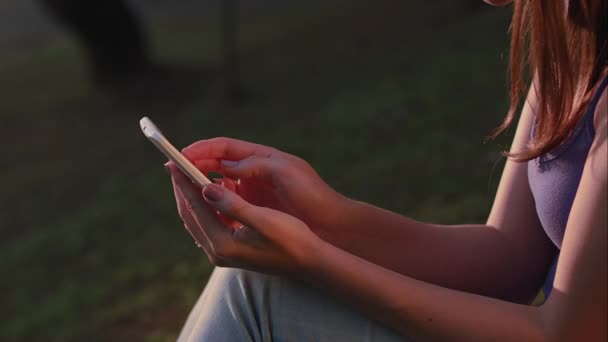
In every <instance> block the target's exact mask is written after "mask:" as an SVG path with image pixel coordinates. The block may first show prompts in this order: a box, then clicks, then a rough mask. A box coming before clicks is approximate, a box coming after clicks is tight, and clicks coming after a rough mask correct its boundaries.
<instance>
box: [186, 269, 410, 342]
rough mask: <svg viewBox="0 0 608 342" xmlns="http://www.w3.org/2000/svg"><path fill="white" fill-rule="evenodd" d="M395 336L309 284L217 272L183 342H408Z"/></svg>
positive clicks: (258, 274) (230, 272)
mask: <svg viewBox="0 0 608 342" xmlns="http://www.w3.org/2000/svg"><path fill="white" fill-rule="evenodd" d="M403 340H404V338H402V337H400V336H399V335H397V333H396V332H394V331H393V330H390V329H388V328H385V327H384V326H382V325H380V324H378V323H376V322H374V321H372V320H370V319H368V318H367V317H365V316H364V315H362V314H360V313H359V312H357V311H355V310H353V309H351V308H349V307H348V306H346V305H343V304H342V303H340V302H338V301H336V300H335V299H333V298H332V297H330V296H327V295H325V294H323V293H321V292H319V291H318V290H316V289H313V288H311V287H309V286H306V285H304V284H301V283H298V282H295V281H291V280H287V279H283V278H280V277H274V276H268V275H264V274H260V273H255V272H249V271H243V270H237V269H227V268H216V270H215V271H214V273H213V275H212V277H211V279H210V280H209V282H208V284H207V287H206V288H205V291H203V294H202V295H201V297H200V298H199V300H198V302H197V303H196V305H195V307H194V309H193V310H192V312H191V314H190V317H189V318H188V320H187V322H186V325H185V326H184V328H183V330H182V333H181V335H180V341H296V342H299V341H366V342H372V341H373V342H392V341H403Z"/></svg>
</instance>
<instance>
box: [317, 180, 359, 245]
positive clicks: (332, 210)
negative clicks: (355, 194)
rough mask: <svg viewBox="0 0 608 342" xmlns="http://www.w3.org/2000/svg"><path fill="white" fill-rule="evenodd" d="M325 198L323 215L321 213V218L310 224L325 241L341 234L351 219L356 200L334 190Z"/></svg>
mask: <svg viewBox="0 0 608 342" xmlns="http://www.w3.org/2000/svg"><path fill="white" fill-rule="evenodd" d="M327 198H329V200H327V199H326V203H327V204H326V205H325V206H324V208H325V210H324V215H321V216H320V217H321V220H320V221H318V222H316V223H315V224H313V225H311V226H312V227H311V228H312V229H313V231H315V233H316V234H317V235H319V236H320V237H321V238H322V239H323V240H325V241H332V239H333V238H336V237H337V236H339V235H341V234H342V232H343V231H344V227H347V226H348V225H349V222H350V221H352V217H351V216H352V215H353V210H355V207H356V201H354V200H352V199H350V198H348V197H346V196H344V195H342V194H340V193H338V192H334V193H333V194H332V195H331V196H328V197H327Z"/></svg>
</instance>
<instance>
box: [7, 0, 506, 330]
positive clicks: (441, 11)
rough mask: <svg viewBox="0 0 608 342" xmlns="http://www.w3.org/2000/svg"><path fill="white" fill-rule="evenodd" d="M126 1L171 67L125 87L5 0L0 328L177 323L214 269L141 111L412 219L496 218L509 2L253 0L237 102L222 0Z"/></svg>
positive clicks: (43, 19) (184, 137) (53, 25)
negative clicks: (302, 170)
mask: <svg viewBox="0 0 608 342" xmlns="http://www.w3.org/2000/svg"><path fill="white" fill-rule="evenodd" d="M129 4H130V6H132V9H133V11H134V12H136V13H138V15H139V18H140V20H141V22H142V25H143V28H144V29H145V33H146V36H147V39H148V41H149V43H150V47H151V53H152V57H153V58H154V60H156V61H158V62H159V63H162V64H165V65H170V66H172V67H174V68H175V70H177V71H176V72H175V75H176V76H175V77H173V78H170V79H169V80H166V82H165V81H163V80H162V79H161V80H153V81H150V82H147V83H146V84H143V85H141V84H140V85H138V86H135V87H134V88H135V89H132V88H133V86H132V85H130V86H129V87H127V88H124V89H120V88H119V90H118V91H117V90H113V91H112V90H108V89H107V88H104V89H100V88H99V87H97V86H96V85H95V84H94V83H93V82H92V81H91V77H90V76H91V75H90V73H89V70H88V66H87V59H86V56H85V55H84V54H83V49H82V46H81V45H80V44H79V42H78V40H77V39H75V38H74V36H73V35H71V34H70V33H69V31H68V30H66V29H65V28H63V27H62V26H61V25H58V24H57V22H55V21H53V20H52V18H51V17H50V16H48V15H47V13H46V12H44V11H43V9H42V8H41V7H40V6H39V4H37V3H36V2H35V1H32V0H29V1H22V0H3V1H1V2H0V146H1V148H2V158H0V164H1V165H2V167H1V168H0V194H1V196H0V234H1V235H0V269H1V270H2V276H1V281H0V302H1V303H2V310H1V311H0V340H3V341H34V340H48V341H75V340H80V341H84V340H113V341H120V340H143V341H170V340H173V339H175V337H176V336H177V334H178V333H179V330H180V328H181V325H182V324H183V322H184V320H185V318H186V316H187V314H188V312H189V310H190V308H191V307H192V305H193V304H194V302H195V300H196V299H197V297H198V296H199V294H200V292H201V291H202V289H203V287H204V284H205V281H206V279H207V277H208V276H209V274H210V272H211V270H212V267H211V266H210V264H209V262H208V261H207V260H206V258H205V256H204V254H203V253H202V251H201V250H200V249H197V248H196V247H195V245H194V243H193V241H192V240H191V238H190V237H189V235H188V234H187V233H186V232H185V231H184V229H183V226H182V224H181V222H180V220H179V218H178V216H177V213H176V210H175V204H174V200H173V196H172V192H171V188H170V182H169V179H168V177H167V175H166V173H165V171H164V170H163V167H162V164H163V162H164V160H163V157H162V156H161V155H160V154H159V152H158V151H157V150H155V148H154V147H153V146H152V145H151V144H150V143H149V142H147V140H146V139H145V138H144V137H143V135H142V134H141V133H140V131H139V126H138V119H139V117H140V116H141V115H142V113H146V114H148V115H149V116H150V117H151V118H152V119H153V120H155V121H156V122H157V124H158V125H159V126H160V127H161V128H162V129H163V131H164V132H165V133H166V135H167V136H168V137H169V138H170V139H171V140H172V141H173V142H174V143H175V144H176V145H177V146H179V147H182V146H185V145H188V144H189V143H191V142H193V141H195V140H197V139H202V138H209V137H215V136H230V137H236V138H240V139H245V140H251V141H254V142H258V143H262V144H267V145H271V146H274V147H277V148H279V149H282V150H284V151H286V152H289V153H292V154H295V155H298V156H301V157H303V158H304V159H306V160H307V161H309V162H310V163H311V164H312V165H313V167H315V169H316V170H318V172H319V173H320V174H321V176H322V177H323V178H324V179H325V180H326V181H327V182H328V183H329V184H331V185H332V186H334V187H335V188H337V189H338V190H339V191H341V192H343V193H345V194H347V195H348V196H351V197H355V198H357V199H360V200H364V201H367V202H371V203H374V204H376V205H379V206H382V207H385V208H388V209H391V210H394V211H397V212H401V213H404V214H407V215H409V216H412V217H414V218H416V219H420V220H429V221H434V222H439V223H457V222H460V223H463V222H482V221H484V220H485V219H486V216H487V214H488V212H489V209H490V206H491V203H492V198H493V194H494V192H495V188H496V186H497V182H498V179H499V177H500V173H501V170H502V165H503V163H504V159H503V158H501V156H500V151H502V150H503V149H505V148H506V146H507V144H508V143H509V137H510V136H511V135H512V134H511V133H507V134H506V135H505V136H503V137H501V138H499V139H498V140H495V141H492V142H489V143H486V144H484V138H485V136H487V135H488V134H489V133H490V131H491V130H492V128H494V127H496V126H497V125H498V124H499V122H500V120H501V118H502V117H503V115H504V114H505V112H506V109H507V87H506V85H507V80H506V65H507V56H508V28H509V19H510V14H511V9H510V8H506V9H504V8H503V9H500V8H492V7H490V6H487V5H485V4H483V2H482V1H481V0H462V1H451V0H435V1H423V0H374V1H371V0H348V1H346V0H326V1H312V0H311V1H295V0H292V1H278V0H263V1H262V0H261V1H243V2H242V3H241V6H240V9H239V13H240V14H239V29H238V32H239V34H238V56H239V69H240V78H241V81H240V82H241V85H242V89H240V90H239V94H238V96H237V97H236V98H234V97H231V96H227V95H226V92H225V89H226V85H225V83H226V82H225V80H224V77H223V68H222V65H223V55H222V22H221V18H222V16H221V5H220V1H219V0H200V1H194V0H181V1H168V0H165V1H161V0H155V1H145V0H138V1H130V2H129ZM109 25H111V22H109Z"/></svg>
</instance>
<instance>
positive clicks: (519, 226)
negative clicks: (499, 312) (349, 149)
mask: <svg viewBox="0 0 608 342" xmlns="http://www.w3.org/2000/svg"><path fill="white" fill-rule="evenodd" d="M536 101H537V99H536V96H535V94H534V93H533V92H532V91H531V92H530V93H529V95H528V100H527V101H526V105H525V107H524V109H523V112H522V116H521V119H520V122H519V125H518V128H517V132H516V135H515V138H514V141H513V146H512V149H514V150H517V149H521V148H522V147H524V146H525V145H526V144H527V143H528V142H529V132H530V129H531V125H532V121H533V108H534V106H535V105H536ZM345 203H346V205H345V209H343V210H341V212H342V213H343V215H341V217H340V219H339V220H338V222H337V223H335V224H334V227H332V228H327V229H325V230H324V232H325V233H324V234H321V235H322V237H323V238H324V239H325V240H326V241H328V242H330V243H331V244H333V245H335V246H337V247H339V248H341V249H344V250H345V251H348V252H350V253H352V254H355V255H357V256H359V257H361V258H363V259H366V260H369V261H371V262H373V263H376V264H378V265H381V266H383V267H385V268H388V269H391V270H393V271H395V272H398V273H401V274H405V275H408V276H411V277H412V278H416V279H419V280H422V281H425V282H429V283H433V284H436V285H440V286H445V287H449V288H452V289H457V290H462V291H466V292H472V293H476V294H482V295H488V296H491V297H495V298H500V299H506V300H510V301H516V302H520V303H524V302H529V301H530V300H531V299H532V297H533V296H534V294H535V293H536V291H538V288H539V287H540V285H541V284H542V281H543V276H544V273H545V270H546V269H547V267H548V266H549V264H550V262H551V261H552V257H553V256H554V255H555V254H554V253H555V248H554V247H553V246H552V244H551V242H550V241H549V239H548V238H547V237H546V235H545V234H544V232H543V230H542V227H541V225H540V222H539V220H538V217H537V215H536V211H535V206H534V201H533V198H532V193H531V192H530V187H529V185H528V177H527V165H526V163H516V162H513V161H507V163H506V166H505V169H504V172H503V176H502V178H501V181H500V186H499V188H498V191H497V195H496V199H495V202H494V205H493V207H492V211H491V214H490V217H489V219H488V221H487V223H486V224H469V225H459V226H441V225H433V224H427V223H422V222H417V221H415V220H412V219H409V218H407V217H404V216H402V215H399V214H396V213H393V212H389V211H387V210H383V209H380V208H377V207H374V206H372V205H369V204H365V203H362V202H356V201H350V200H347V201H346V202H345ZM515 208H517V209H515Z"/></svg>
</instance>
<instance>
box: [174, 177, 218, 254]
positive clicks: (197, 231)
mask: <svg viewBox="0 0 608 342" xmlns="http://www.w3.org/2000/svg"><path fill="white" fill-rule="evenodd" d="M174 192H175V198H176V201H177V207H178V209H177V210H178V212H180V217H181V219H182V221H183V222H184V227H185V228H186V230H187V231H188V232H189V233H190V235H191V236H192V238H193V239H194V241H195V242H196V245H197V246H198V247H200V248H202V249H203V250H204V251H205V253H206V254H207V256H209V257H211V255H212V254H213V249H212V248H211V245H210V244H209V240H208V239H207V236H206V235H205V232H204V231H203V230H202V229H201V228H200V227H199V225H198V223H197V222H196V220H195V219H194V217H192V214H190V211H189V210H188V206H187V204H186V201H185V200H184V196H183V195H182V194H181V192H180V191H179V189H178V188H175V191H174Z"/></svg>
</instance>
